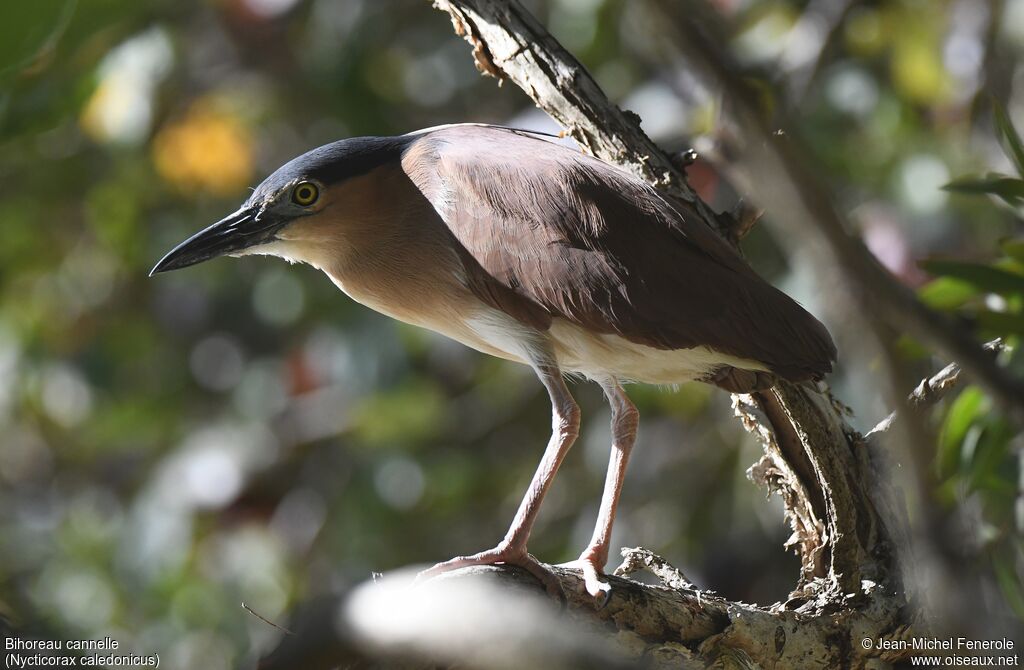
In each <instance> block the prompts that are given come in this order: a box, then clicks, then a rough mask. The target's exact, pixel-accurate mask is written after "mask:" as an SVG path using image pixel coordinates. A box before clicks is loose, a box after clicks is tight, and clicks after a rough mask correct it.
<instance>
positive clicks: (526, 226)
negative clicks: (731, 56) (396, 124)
mask: <svg viewBox="0 0 1024 670" xmlns="http://www.w3.org/2000/svg"><path fill="white" fill-rule="evenodd" d="M403 163H404V164H405V165H406V166H407V167H406V171H407V173H408V174H409V176H410V178H411V179H412V180H413V181H414V182H415V183H416V185H417V187H418V188H419V189H420V190H421V192H422V193H423V194H424V195H425V196H426V197H427V199H428V200H430V202H431V204H432V205H433V206H434V208H435V209H436V211H437V212H438V214H439V215H440V216H441V218H442V219H443V220H444V222H445V223H446V224H447V226H448V228H449V229H450V230H451V232H452V234H453V235H454V236H455V238H456V239H457V240H458V241H459V242H460V243H461V245H462V246H463V247H464V248H465V252H466V256H467V258H466V260H467V262H468V264H469V265H470V266H473V267H470V268H467V269H469V270H471V271H470V272H469V273H468V274H469V275H470V277H472V278H473V279H472V280H471V283H472V284H473V290H474V291H475V292H476V293H477V294H478V295H479V296H480V297H481V298H482V299H484V300H485V301H487V302H488V303H489V304H492V305H494V306H496V307H499V308H502V309H505V311H508V312H510V313H513V314H514V315H516V316H517V317H519V318H520V319H521V320H524V321H527V322H532V323H533V325H538V322H540V323H539V325H541V326H543V325H545V324H544V323H543V321H544V319H545V318H546V319H547V322H548V323H550V317H551V316H561V317H564V318H566V319H569V320H570V321H572V322H574V323H576V324H579V325H581V326H583V327H585V328H588V329H590V330H593V331H596V332H601V333H617V334H618V335H621V336H622V337H625V338H627V339H629V340H631V341H633V342H637V343H642V344H646V345H649V346H653V347H657V348H661V349H684V348H691V347H694V346H697V345H706V346H708V347H710V348H712V349H714V350H716V351H719V352H723V353H726V354H731V355H733V356H738V357H742V358H748V359H754V360H757V361H760V362H762V363H764V364H766V365H767V366H768V367H769V368H771V369H772V371H773V372H775V373H776V374H778V375H780V376H782V377H785V378H787V379H791V380H802V379H808V378H816V377H820V376H821V375H823V374H824V373H826V372H829V371H831V369H832V365H831V361H832V360H834V358H835V346H834V345H833V344H832V340H831V338H830V337H829V335H828V332H827V331H826V330H825V327H824V326H823V325H822V324H821V323H820V322H818V321H817V319H815V318H814V317H813V316H811V315H810V314H809V313H807V312H806V311H805V310H804V309H803V308H801V307H800V306H799V305H798V304H797V303H796V302H795V301H793V300H792V299H791V298H789V297H788V296H787V295H785V294H784V293H782V292H781V291H779V290H777V289H776V288H774V287H773V286H771V285H770V284H768V283H767V282H765V281H764V280H763V279H761V278H760V277H759V276H758V275H757V274H756V273H754V271H753V270H751V269H750V267H749V266H748V265H747V264H746V262H745V261H743V260H742V259H741V258H740V257H739V256H738V255H737V254H736V253H735V252H734V251H733V250H732V249H731V248H729V246H728V245H727V244H726V243H725V242H723V241H722V240H721V239H720V238H719V237H718V236H717V235H715V234H714V233H713V232H712V231H711V230H709V229H708V228H707V227H706V226H704V225H703V224H702V223H700V222H699V221H693V220H690V219H688V218H686V217H684V216H683V215H682V213H681V212H680V211H678V210H677V209H674V208H673V207H672V206H671V205H669V204H668V203H667V202H666V201H665V200H664V199H662V198H661V197H660V196H659V195H658V194H657V192H656V191H655V190H654V189H653V188H651V187H650V186H648V185H647V184H646V183H644V182H643V181H641V180H639V179H637V178H635V177H633V176H631V175H629V174H627V173H625V172H623V171H621V170H619V169H617V168H614V167H612V166H610V165H608V164H606V163H603V162H601V161H599V160H597V159H594V158H591V157H588V156H585V155H582V154H580V153H578V152H576V151H573V150H572V149H570V148H568V147H564V146H561V145H556V144H553V143H551V142H547V141H544V140H541V139H538V138H535V137H532V136H529V135H527V134H524V133H521V132H517V131H511V130H507V129H502V128H496V127H487V126H452V127H449V128H445V129H442V130H437V131H433V132H430V133H427V134H424V135H423V136H422V137H421V138H418V139H417V140H416V141H415V142H414V143H413V144H412V145H411V146H410V148H409V149H408V150H407V151H406V157H405V159H404V160H403Z"/></svg>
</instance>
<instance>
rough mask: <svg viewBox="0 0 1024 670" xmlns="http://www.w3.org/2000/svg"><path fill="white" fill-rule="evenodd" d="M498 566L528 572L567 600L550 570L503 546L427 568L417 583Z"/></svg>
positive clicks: (554, 594)
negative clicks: (454, 571)
mask: <svg viewBox="0 0 1024 670" xmlns="http://www.w3.org/2000/svg"><path fill="white" fill-rule="evenodd" d="M498 564H501V565H514V566H516V567H519V568H522V569H524V570H526V571H527V572H529V573H530V574H531V575H533V576H534V577H536V578H537V580H538V581H540V583H541V584H543V585H544V589H545V590H546V591H547V592H548V593H549V594H551V595H552V596H554V597H555V598H558V599H559V600H562V601H564V600H565V594H564V593H563V592H562V583H561V582H560V581H559V580H558V577H557V576H556V575H555V573H553V572H552V571H551V570H550V568H548V567H547V566H546V565H544V564H543V563H541V562H540V561H538V560H537V559H536V558H534V557H533V556H531V555H530V554H528V553H526V552H525V551H517V550H513V549H509V548H506V547H501V546H498V547H495V548H494V549H488V550H487V551H481V552H479V553H477V554H472V555H470V556H457V557H455V558H453V559H450V560H447V561H444V562H442V563H438V564H437V565H435V566H433V567H431V568H427V569H426V570H424V571H423V572H421V573H420V574H419V575H417V577H416V579H417V581H422V580H427V579H430V578H432V577H436V576H438V575H441V574H444V573H446V572H451V571H452V570H458V569H459V568H468V567H471V566H474V565H498Z"/></svg>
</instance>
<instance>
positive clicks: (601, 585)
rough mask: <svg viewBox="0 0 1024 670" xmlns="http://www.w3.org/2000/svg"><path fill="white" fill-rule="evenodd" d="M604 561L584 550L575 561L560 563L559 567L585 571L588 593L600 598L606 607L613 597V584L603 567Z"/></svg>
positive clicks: (584, 578)
mask: <svg viewBox="0 0 1024 670" xmlns="http://www.w3.org/2000/svg"><path fill="white" fill-rule="evenodd" d="M604 563H605V562H604V561H599V560H598V559H597V558H595V557H594V556H590V555H589V554H588V553H587V552H584V553H583V555H582V556H580V557H579V558H577V559H576V560H575V561H570V562H568V563H560V564H559V565H558V567H560V568H571V569H573V570H580V571H581V572H583V585H584V586H585V587H586V589H587V593H589V594H590V595H591V596H592V597H593V598H595V599H596V600H600V601H601V603H600V604H601V606H602V607H604V606H605V605H607V604H608V600H609V599H610V598H611V597H612V585H611V584H610V583H609V582H608V578H607V577H605V575H604V570H603V569H602V567H601V566H603V565H604Z"/></svg>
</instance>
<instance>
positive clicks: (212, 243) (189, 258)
mask: <svg viewBox="0 0 1024 670" xmlns="http://www.w3.org/2000/svg"><path fill="white" fill-rule="evenodd" d="M284 223H285V221H284V220H282V219H279V218H276V217H273V215H270V214H268V213H263V214H259V213H258V210H256V209H254V208H248V207H243V208H242V209H240V210H238V211H237V212H235V213H234V214H230V215H228V216H226V217H224V218H223V219H221V220H220V221H218V222H217V223H215V224H213V225H212V226H210V227H209V228H205V229H203V230H201V231H199V232H198V233H196V234H195V235H193V236H192V237H190V238H188V239H187V240H185V241H184V242H182V243H181V244H179V245H178V246H176V247H174V248H173V249H171V250H170V251H169V252H168V253H167V255H166V256H164V257H163V258H161V259H160V262H159V263H157V264H156V265H155V266H153V269H152V270H150V271H149V276H150V277H152V276H153V275H155V274H157V273H160V272H168V271H169V270H178V269H181V268H185V267H188V266H189V265H195V264H196V263H202V262H203V261H208V260H210V259H211V258H216V257H217V256H223V255H225V254H230V253H233V252H235V251H241V250H242V249H245V248H247V247H252V246H256V245H257V244H262V243H263V242H267V241H269V240H271V239H273V237H274V233H275V232H276V231H277V230H278V229H280V228H281V226H282V225H284Z"/></svg>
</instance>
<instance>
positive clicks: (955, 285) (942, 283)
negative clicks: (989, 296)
mask: <svg viewBox="0 0 1024 670" xmlns="http://www.w3.org/2000/svg"><path fill="white" fill-rule="evenodd" d="M979 294H980V292H979V291H978V289H977V288H975V286H974V285H973V284H971V283H970V282H965V281H962V280H960V279H953V278H952V277H938V278H937V279H933V280H931V281H930V282H928V283H927V284H925V285H924V286H922V287H921V288H920V289H918V292H917V295H918V297H919V298H920V299H921V302H923V303H924V304H926V305H928V306H929V307H931V308H933V309H941V310H953V309H956V308H958V307H961V306H962V305H963V304H964V303H965V302H967V301H968V300H970V299H971V298H974V297H977V296H978V295H979Z"/></svg>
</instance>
